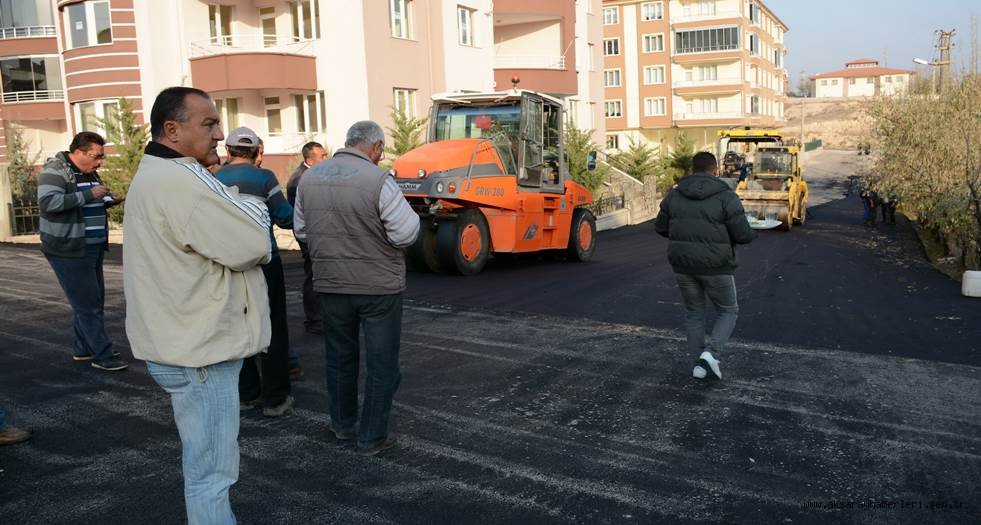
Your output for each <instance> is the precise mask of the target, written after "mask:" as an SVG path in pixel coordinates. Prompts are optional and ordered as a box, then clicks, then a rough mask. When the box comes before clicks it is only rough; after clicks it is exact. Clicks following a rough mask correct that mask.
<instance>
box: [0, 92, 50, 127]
mask: <svg viewBox="0 0 981 525" xmlns="http://www.w3.org/2000/svg"><path fill="white" fill-rule="evenodd" d="M64 100H65V92H64V91H63V90H60V89H52V90H45V91H8V92H5V93H4V94H3V96H2V98H0V104H3V118H4V120H16V121H29V120H65V103H64Z"/></svg>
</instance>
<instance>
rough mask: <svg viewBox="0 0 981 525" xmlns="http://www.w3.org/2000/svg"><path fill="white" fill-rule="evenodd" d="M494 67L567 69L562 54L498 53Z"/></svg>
mask: <svg viewBox="0 0 981 525" xmlns="http://www.w3.org/2000/svg"><path fill="white" fill-rule="evenodd" d="M494 69H565V57H564V56H562V55H497V56H495V57H494Z"/></svg>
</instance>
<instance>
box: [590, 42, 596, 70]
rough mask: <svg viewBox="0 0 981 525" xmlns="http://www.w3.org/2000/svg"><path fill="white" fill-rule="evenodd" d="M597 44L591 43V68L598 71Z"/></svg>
mask: <svg viewBox="0 0 981 525" xmlns="http://www.w3.org/2000/svg"><path fill="white" fill-rule="evenodd" d="M595 57H596V44H589V70H590V71H596V58H595Z"/></svg>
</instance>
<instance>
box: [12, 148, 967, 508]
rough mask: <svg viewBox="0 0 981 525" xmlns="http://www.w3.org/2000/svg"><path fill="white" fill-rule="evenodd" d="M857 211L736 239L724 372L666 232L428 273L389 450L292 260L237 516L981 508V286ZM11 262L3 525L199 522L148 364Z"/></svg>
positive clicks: (843, 166)
mask: <svg viewBox="0 0 981 525" xmlns="http://www.w3.org/2000/svg"><path fill="white" fill-rule="evenodd" d="M849 166H851V161H849V159H848V158H847V157H845V156H843V155H841V156H838V155H837V154H835V153H833V152H832V153H828V154H826V155H825V156H823V157H822V158H821V159H819V161H818V162H816V163H815V165H814V171H813V173H814V175H813V176H812V181H813V182H812V185H813V186H815V187H818V186H821V187H822V188H823V189H822V190H821V191H826V192H827V193H828V194H829V195H831V196H832V197H834V196H838V197H840V196H841V194H842V193H843V192H844V191H846V188H847V182H846V181H847V179H846V178H845V177H844V176H843V174H844V175H847V174H848V173H849V172H848V170H849V169H851V167H849ZM825 168H827V169H828V170H829V171H826V172H822V171H821V170H823V169H825ZM822 173H823V175H822ZM859 214H860V206H858V203H857V200H855V199H854V198H852V199H841V198H839V199H838V200H833V199H832V200H830V201H829V202H828V203H827V204H826V205H824V206H820V207H816V208H815V209H814V211H813V213H812V215H811V218H810V220H809V221H808V224H807V225H806V226H804V227H803V228H800V229H795V230H794V231H793V232H791V233H789V234H787V233H776V232H774V233H766V234H764V235H762V236H761V238H760V239H759V240H758V241H757V242H755V243H754V244H752V245H750V246H749V247H747V248H746V249H744V250H743V251H742V252H741V256H742V258H743V259H742V260H743V265H742V267H741V269H740V272H739V274H738V275H737V282H738V283H739V287H740V294H741V295H740V301H741V307H742V316H741V318H740V324H739V327H738V328H737V332H736V339H735V340H734V341H733V344H732V345H731V347H730V348H729V349H728V350H727V351H726V353H725V355H723V356H721V358H722V364H723V370H724V373H725V377H726V379H725V380H724V381H721V382H711V383H704V382H699V381H695V380H693V379H691V378H690V377H689V374H690V369H691V365H692V359H693V356H689V355H686V354H685V352H684V350H683V336H682V335H681V334H680V333H679V331H678V330H677V329H678V328H679V327H680V325H681V314H680V306H679V305H678V304H676V303H677V302H678V295H677V292H676V290H675V289H674V284H673V281H672V278H671V275H670V271H669V269H668V268H667V266H666V263H665V261H664V249H665V243H664V242H663V240H661V239H660V238H659V237H657V236H656V235H654V234H653V232H652V231H651V229H650V226H646V225H642V226H638V227H633V228H626V229H621V230H618V231H613V232H604V233H602V234H600V236H599V243H600V244H599V248H598V251H597V257H596V259H595V260H594V261H592V262H590V263H588V264H571V263H565V262H559V261H547V260H518V261H508V262H507V263H506V264H505V263H499V262H498V263H495V264H492V265H490V266H489V267H488V269H487V271H486V272H484V273H482V274H480V275H478V276H475V277H470V278H462V277H453V276H445V275H429V274H411V275H410V277H409V283H410V284H409V287H410V288H409V291H408V293H407V296H408V297H409V299H410V301H409V303H408V305H407V308H406V312H405V320H404V333H403V350H402V368H403V374H404V378H403V382H402V388H401V390H400V392H399V394H398V397H397V399H396V406H395V409H394V412H393V425H394V426H395V428H396V430H397V432H399V434H400V436H401V438H400V443H399V446H398V447H397V448H395V449H393V450H391V451H389V452H387V453H385V454H382V455H379V456H378V457H375V458H370V459H365V458H360V457H358V456H356V455H355V454H353V452H352V450H351V449H350V448H349V446H346V445H342V444H339V443H337V442H336V441H335V440H334V439H333V438H332V437H330V436H329V435H328V433H327V431H326V428H327V424H328V419H327V416H326V394H325V392H324V386H323V362H322V342H321V341H319V340H318V339H317V338H316V337H314V336H310V335H308V334H305V333H303V332H302V331H301V330H300V321H301V313H300V305H299V298H298V294H297V293H296V289H295V287H296V285H297V284H298V280H297V279H296V277H297V275H298V265H297V262H296V260H295V256H292V255H290V256H288V257H290V258H291V262H290V264H289V265H288V274H289V282H290V284H291V285H292V286H293V290H292V291H291V293H290V313H291V323H292V324H291V328H292V329H293V332H292V338H291V339H292V341H293V344H294V346H295V347H296V348H297V349H298V350H299V352H300V355H301V358H302V360H303V366H304V369H305V371H306V379H305V380H303V381H299V382H296V383H294V394H295V396H296V397H297V402H298V408H297V410H296V411H295V413H293V414H292V415H289V416H287V417H285V418H282V419H265V418H263V417H262V416H261V415H258V414H256V413H247V414H245V415H244V416H243V418H242V433H241V439H240V442H241V448H242V472H241V478H240V481H239V483H238V484H237V485H236V486H235V487H234V488H233V491H232V503H233V507H234V509H235V510H236V513H237V515H238V518H239V520H240V522H242V523H246V524H250V523H256V524H260V523H261V524H267V523H304V524H305V523H427V524H428V523H454V524H455V523H535V524H539V523H569V522H577V523H655V522H669V523H821V524H824V523H827V522H828V521H834V522H849V523H910V524H921V523H976V522H979V520H981V492H979V488H978V487H979V483H978V480H981V422H979V420H978V417H977V415H978V414H979V413H981V367H979V366H978V357H977V351H976V349H977V345H978V341H979V339H981V338H979V335H981V333H979V330H981V323H978V322H977V321H978V312H979V306H978V305H979V303H977V302H976V301H970V300H967V299H962V298H960V297H959V296H958V294H957V291H958V287H957V285H956V283H954V282H951V281H949V280H948V279H947V278H946V277H944V276H942V275H941V274H939V273H937V272H935V271H934V270H933V269H932V268H930V267H929V266H928V265H926V263H925V262H924V261H923V258H922V255H921V253H920V251H919V248H918V246H917V245H916V243H915V240H914V239H913V238H912V236H911V232H910V229H909V226H908V225H907V224H900V225H898V226H897V227H895V229H889V228H885V227H879V228H876V229H866V228H865V227H863V226H860V225H858V224H859V222H860V220H859ZM117 256H118V250H117V253H116V254H114V255H113V256H112V257H111V259H112V258H115V257H117ZM0 265H2V267H3V268H4V272H3V273H2V274H0V285H2V287H0V406H3V407H4V408H5V409H7V411H8V412H9V413H10V419H11V423H13V424H16V425H23V426H27V427H29V428H32V429H33V430H35V432H36V436H35V438H34V439H33V440H32V441H30V442H29V443H26V444H21V445H16V446H11V447H2V448H0V522H2V523H17V524H20V523H44V524H48V523H100V524H101V523H179V522H181V520H182V519H183V504H182V493H181V477H180V445H179V440H178V438H177V432H176V429H175V427H174V424H173V418H172V414H171V412H170V408H169V404H168V402H167V399H166V397H165V396H164V394H163V393H162V392H161V390H160V389H159V388H158V387H157V386H156V385H155V384H154V383H153V382H152V380H150V379H149V378H148V377H147V375H146V371H145V368H144V367H143V366H142V364H140V363H135V364H134V365H133V366H132V367H131V368H130V370H129V371H127V372H125V373H121V374H106V373H102V372H97V371H95V370H93V369H91V368H88V367H87V366H85V365H84V364H78V363H74V362H72V361H71V359H70V351H71V350H70V345H71V328H70V320H69V319H70V318H69V317H68V315H69V314H70V309H69V308H68V307H67V306H66V305H65V303H64V300H63V298H62V296H61V292H60V289H59V288H58V285H57V282H56V281H55V279H54V276H53V274H52V273H51V271H50V269H49V268H48V267H47V264H46V263H45V261H44V260H43V258H42V257H41V256H40V255H39V254H38V252H37V251H36V249H33V248H19V247H0ZM106 274H107V279H108V290H109V291H108V297H107V317H108V319H109V329H110V332H111V334H112V335H113V337H114V338H115V340H116V341H117V344H118V345H119V347H120V349H121V350H122V352H123V356H124V357H125V358H127V359H129V358H130V356H129V352H128V347H127V346H126V340H125V334H124V331H123V314H124V304H123V298H122V293H121V268H120V267H119V266H118V264H116V263H110V264H109V265H108V266H107V268H106ZM805 502H817V503H819V504H820V505H823V506H825V507H827V506H835V505H837V506H839V507H842V506H843V507H847V506H848V505H849V504H851V505H853V506H854V505H857V504H859V503H863V504H870V503H871V504H872V505H879V506H886V507H890V508H873V509H862V508H835V509H827V508H805ZM931 507H933V508H931Z"/></svg>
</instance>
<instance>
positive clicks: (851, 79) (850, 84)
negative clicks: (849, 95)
mask: <svg viewBox="0 0 981 525" xmlns="http://www.w3.org/2000/svg"><path fill="white" fill-rule="evenodd" d="M848 85H849V86H854V85H855V79H854V78H849V79H848Z"/></svg>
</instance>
